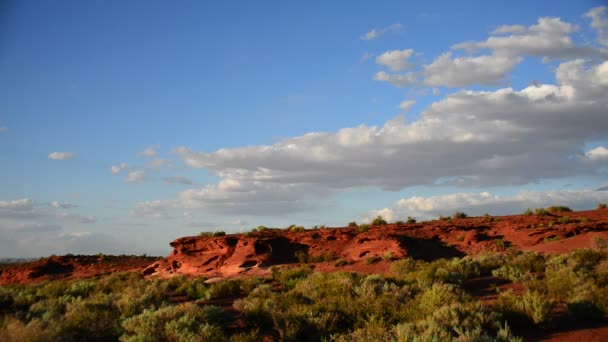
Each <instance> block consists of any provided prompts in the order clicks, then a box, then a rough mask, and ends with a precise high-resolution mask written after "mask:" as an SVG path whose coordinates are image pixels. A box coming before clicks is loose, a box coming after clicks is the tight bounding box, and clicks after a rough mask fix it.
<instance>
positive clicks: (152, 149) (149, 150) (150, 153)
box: [137, 146, 158, 158]
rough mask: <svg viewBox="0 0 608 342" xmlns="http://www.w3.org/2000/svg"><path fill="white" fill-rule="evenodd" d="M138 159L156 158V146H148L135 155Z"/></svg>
mask: <svg viewBox="0 0 608 342" xmlns="http://www.w3.org/2000/svg"><path fill="white" fill-rule="evenodd" d="M137 155H138V156H139V157H148V158H152V157H156V156H158V146H148V147H146V148H145V149H144V150H143V151H141V152H139V153H138V154H137Z"/></svg>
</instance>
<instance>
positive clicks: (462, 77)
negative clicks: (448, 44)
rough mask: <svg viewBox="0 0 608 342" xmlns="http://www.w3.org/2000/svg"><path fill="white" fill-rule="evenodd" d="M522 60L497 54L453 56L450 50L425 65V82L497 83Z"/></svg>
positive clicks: (451, 84) (452, 83) (451, 85)
mask: <svg viewBox="0 0 608 342" xmlns="http://www.w3.org/2000/svg"><path fill="white" fill-rule="evenodd" d="M520 61H521V58H517V57H515V58H514V57H505V56H496V55H487V56H477V57H459V58H452V55H451V53H449V52H448V53H445V54H443V55H441V56H439V57H438V58H437V59H436V60H435V61H433V63H431V64H429V65H425V66H424V84H425V85H428V86H446V87H462V86H467V85H472V84H483V85H497V84H499V83H500V82H501V81H503V80H504V79H505V77H506V75H507V74H508V73H509V72H511V71H512V70H513V68H515V66H516V65H517V64H519V62H520Z"/></svg>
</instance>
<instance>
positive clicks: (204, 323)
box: [121, 303, 224, 341]
mask: <svg viewBox="0 0 608 342" xmlns="http://www.w3.org/2000/svg"><path fill="white" fill-rule="evenodd" d="M207 308H208V307H206V308H205V309H203V308H200V307H198V306H197V305H195V304H191V303H185V304H179V305H174V306H165V307H162V308H160V309H158V310H151V309H147V310H145V311H144V312H143V313H141V314H140V315H137V316H134V317H131V318H128V319H126V320H124V321H123V323H122V326H123V328H124V335H123V336H122V337H121V340H122V341H142V340H143V341H171V340H173V341H183V340H187V341H222V340H224V335H223V332H222V329H221V328H219V327H218V326H216V325H214V323H216V322H213V321H212V319H211V318H210V316H209V315H210V313H211V315H215V314H216V311H217V309H215V308H212V309H207ZM219 310H221V309H219Z"/></svg>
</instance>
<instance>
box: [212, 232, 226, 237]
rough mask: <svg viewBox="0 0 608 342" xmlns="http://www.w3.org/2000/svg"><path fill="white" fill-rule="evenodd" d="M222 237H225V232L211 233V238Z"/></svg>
mask: <svg viewBox="0 0 608 342" xmlns="http://www.w3.org/2000/svg"><path fill="white" fill-rule="evenodd" d="M224 235H226V232H224V231H217V232H213V236H215V237H217V236H224Z"/></svg>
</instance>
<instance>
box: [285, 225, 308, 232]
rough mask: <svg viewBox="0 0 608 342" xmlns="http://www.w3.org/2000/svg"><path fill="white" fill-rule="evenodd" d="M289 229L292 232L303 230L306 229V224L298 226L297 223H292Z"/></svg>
mask: <svg viewBox="0 0 608 342" xmlns="http://www.w3.org/2000/svg"><path fill="white" fill-rule="evenodd" d="M287 229H288V230H289V231H291V232H296V233H299V232H303V231H305V230H306V228H304V226H296V225H295V224H292V225H291V226H289V227H287Z"/></svg>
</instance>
